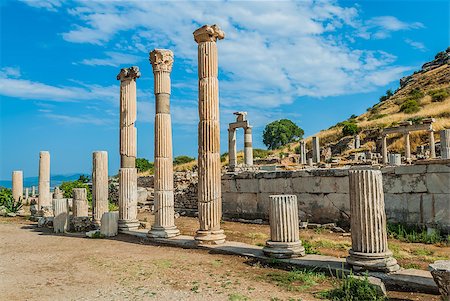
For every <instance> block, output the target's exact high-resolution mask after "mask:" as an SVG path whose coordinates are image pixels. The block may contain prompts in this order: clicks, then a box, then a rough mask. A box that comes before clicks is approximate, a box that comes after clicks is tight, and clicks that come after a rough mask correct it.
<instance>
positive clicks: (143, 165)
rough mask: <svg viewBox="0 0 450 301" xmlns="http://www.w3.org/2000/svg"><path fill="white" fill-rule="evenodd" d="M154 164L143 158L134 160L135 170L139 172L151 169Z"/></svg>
mask: <svg viewBox="0 0 450 301" xmlns="http://www.w3.org/2000/svg"><path fill="white" fill-rule="evenodd" d="M153 167H154V164H153V163H152V162H150V161H148V160H147V159H145V158H136V168H137V170H138V171H139V172H144V171H147V170H151V169H153Z"/></svg>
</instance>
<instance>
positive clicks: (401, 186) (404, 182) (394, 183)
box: [383, 174, 428, 193]
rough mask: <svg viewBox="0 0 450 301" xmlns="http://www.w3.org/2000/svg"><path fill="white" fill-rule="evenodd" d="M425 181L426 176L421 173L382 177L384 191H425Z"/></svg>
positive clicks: (426, 181)
mask: <svg viewBox="0 0 450 301" xmlns="http://www.w3.org/2000/svg"><path fill="white" fill-rule="evenodd" d="M427 183H428V180H427V179H426V176H425V175H422V174H407V175H395V176H391V177H384V178H383V188H384V191H385V192H386V193H410V192H416V193H418V192H427V191H428V189H427Z"/></svg>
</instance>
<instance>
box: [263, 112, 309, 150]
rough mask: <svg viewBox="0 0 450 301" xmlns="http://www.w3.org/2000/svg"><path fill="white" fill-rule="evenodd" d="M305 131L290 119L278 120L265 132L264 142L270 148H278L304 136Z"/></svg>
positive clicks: (270, 124) (268, 126) (267, 126)
mask: <svg viewBox="0 0 450 301" xmlns="http://www.w3.org/2000/svg"><path fill="white" fill-rule="evenodd" d="M303 134H304V131H303V130H302V129H301V128H300V127H299V126H297V125H296V124H295V123H293V122H292V121H291V120H289V119H281V120H276V121H273V122H271V123H269V124H268V125H266V128H265V129H264V132H263V143H264V144H265V145H266V146H267V147H268V148H269V149H276V148H279V147H281V146H284V145H286V144H288V143H290V142H294V141H297V140H298V139H301V138H303Z"/></svg>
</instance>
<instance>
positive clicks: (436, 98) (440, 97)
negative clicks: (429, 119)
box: [428, 89, 449, 102]
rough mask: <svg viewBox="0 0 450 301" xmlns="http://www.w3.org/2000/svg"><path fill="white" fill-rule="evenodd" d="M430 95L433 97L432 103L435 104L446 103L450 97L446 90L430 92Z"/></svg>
mask: <svg viewBox="0 0 450 301" xmlns="http://www.w3.org/2000/svg"><path fill="white" fill-rule="evenodd" d="M428 94H430V96H431V101H433V102H441V101H444V99H446V98H447V97H449V92H448V90H446V89H439V90H434V91H430V92H429V93H428Z"/></svg>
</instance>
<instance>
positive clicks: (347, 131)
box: [342, 121, 359, 136]
mask: <svg viewBox="0 0 450 301" xmlns="http://www.w3.org/2000/svg"><path fill="white" fill-rule="evenodd" d="M358 132H359V128H358V125H357V124H356V123H355V122H350V121H347V122H344V127H343V128H342V135H344V136H352V135H355V134H357V133H358Z"/></svg>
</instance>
